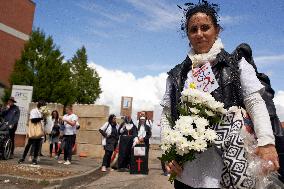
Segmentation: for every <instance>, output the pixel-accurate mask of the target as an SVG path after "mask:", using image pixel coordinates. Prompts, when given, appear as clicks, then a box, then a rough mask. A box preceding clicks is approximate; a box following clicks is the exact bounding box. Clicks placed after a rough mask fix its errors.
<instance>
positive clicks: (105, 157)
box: [103, 150, 113, 167]
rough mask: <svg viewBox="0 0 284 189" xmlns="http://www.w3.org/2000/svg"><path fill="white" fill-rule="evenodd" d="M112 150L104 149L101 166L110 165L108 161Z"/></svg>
mask: <svg viewBox="0 0 284 189" xmlns="http://www.w3.org/2000/svg"><path fill="white" fill-rule="evenodd" d="M112 153H113V151H109V150H105V155H104V158H103V166H105V167H110V161H111V156H112Z"/></svg>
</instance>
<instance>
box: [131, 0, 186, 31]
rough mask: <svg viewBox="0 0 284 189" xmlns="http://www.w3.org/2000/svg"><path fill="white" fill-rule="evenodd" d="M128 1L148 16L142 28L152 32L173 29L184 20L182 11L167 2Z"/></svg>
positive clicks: (148, 0)
mask: <svg viewBox="0 0 284 189" xmlns="http://www.w3.org/2000/svg"><path fill="white" fill-rule="evenodd" d="M126 1H127V2H128V3H130V4H131V5H132V6H133V7H135V8H136V9H137V10H139V11H141V12H142V13H143V14H144V15H145V16H146V18H144V19H143V23H142V25H141V26H142V27H144V28H145V29H147V30H150V31H158V30H161V29H173V28H175V27H174V26H175V25H177V24H179V23H180V20H181V18H182V11H180V9H178V8H177V6H175V5H173V4H169V3H167V2H165V1H152V0H143V1H141V0H126Z"/></svg>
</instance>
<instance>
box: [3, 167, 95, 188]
mask: <svg viewBox="0 0 284 189" xmlns="http://www.w3.org/2000/svg"><path fill="white" fill-rule="evenodd" d="M99 168H100V165H99V166H97V167H95V168H94V169H91V170H89V171H87V172H84V173H81V174H78V175H73V176H69V177H64V178H60V179H39V178H27V177H22V176H12V175H0V179H1V180H8V179H9V180H13V181H16V182H17V181H18V182H19V181H20V182H34V183H37V184H42V185H43V186H44V185H46V187H43V188H44V189H59V188H65V187H69V186H71V185H73V184H75V183H78V182H80V181H82V180H84V179H86V178H87V177H90V176H92V175H93V174H95V173H96V172H97V170H99ZM50 185H51V186H50Z"/></svg>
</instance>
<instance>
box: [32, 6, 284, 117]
mask: <svg viewBox="0 0 284 189" xmlns="http://www.w3.org/2000/svg"><path fill="white" fill-rule="evenodd" d="M34 2H35V3H36V10H35V17H34V25H33V26H34V28H37V27H39V28H40V29H42V30H43V31H44V32H45V33H46V35H51V36H52V37H53V39H54V42H55V43H56V45H57V46H58V47H59V48H60V50H61V51H62V53H63V55H64V56H65V59H66V60H68V59H70V58H71V57H72V56H73V55H74V54H75V52H76V50H77V49H79V48H80V47H82V46H83V45H84V46H85V47H86V49H87V54H88V62H89V65H90V67H92V68H95V69H96V70H97V72H98V73H99V75H100V77H101V86H102V90H103V93H102V94H101V97H100V99H99V100H98V101H97V102H96V103H98V104H106V105H109V106H110V111H111V113H116V114H119V107H120V98H121V96H132V97H134V101H133V108H134V114H133V115H135V112H136V111H139V110H142V109H144V110H155V114H154V115H155V120H156V122H158V120H159V114H160V111H161V108H160V106H159V103H160V100H161V98H162V96H163V93H164V91H165V80H166V77H167V74H166V72H167V71H169V70H170V69H171V68H173V67H174V66H175V65H176V64H178V63H180V62H182V61H183V59H184V58H185V57H186V54H187V52H188V51H189V49H190V48H189V45H188V40H187V38H186V37H185V35H184V33H183V32H182V31H181V30H180V23H181V19H182V16H183V13H182V11H181V10H180V9H179V8H178V7H177V5H181V6H182V5H183V4H184V3H186V2H188V1H185V0H176V1H174V0H68V1H67V0H49V1H42V0H34ZM191 2H193V3H196V2H197V1H196V0H192V1H191ZM210 2H212V3H217V4H219V6H220V11H219V16H220V24H221V26H222V27H223V30H222V32H221V34H220V37H221V39H222V41H223V43H224V46H225V49H226V50H227V51H228V52H232V51H233V50H234V49H235V47H236V46H237V45H239V44H240V43H243V42H245V43H248V44H250V46H251V47H252V49H253V55H254V59H255V62H256V64H257V67H258V69H259V71H260V72H264V73H266V74H267V75H269V77H270V79H271V83H272V86H273V88H274V89H275V92H276V97H275V100H274V101H275V104H276V107H277V111H278V114H279V117H280V118H281V120H282V121H284V85H283V84H282V83H283V81H284V19H283V18H284V1H283V0H270V1H269V2H268V1H265V0H254V1H247V0H230V1H228V0H212V1H210Z"/></svg>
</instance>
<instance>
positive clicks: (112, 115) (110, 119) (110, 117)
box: [108, 114, 116, 124]
mask: <svg viewBox="0 0 284 189" xmlns="http://www.w3.org/2000/svg"><path fill="white" fill-rule="evenodd" d="M114 117H116V116H115V115H114V114H110V115H109V117H108V122H109V124H112V120H113V118H114Z"/></svg>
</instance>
